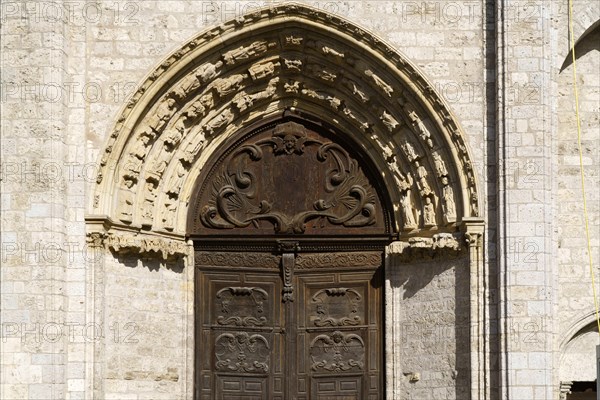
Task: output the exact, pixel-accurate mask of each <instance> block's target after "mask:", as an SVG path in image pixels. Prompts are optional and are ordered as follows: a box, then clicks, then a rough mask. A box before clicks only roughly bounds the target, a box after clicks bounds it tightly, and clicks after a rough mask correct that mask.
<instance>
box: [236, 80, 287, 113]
mask: <svg viewBox="0 0 600 400" xmlns="http://www.w3.org/2000/svg"><path fill="white" fill-rule="evenodd" d="M278 83H279V78H273V79H271V80H270V81H269V84H268V85H267V88H266V89H265V90H263V91H260V92H258V93H254V94H248V93H245V92H240V93H238V94H237V95H236V96H235V97H234V98H233V104H235V106H236V107H237V109H238V110H240V112H243V111H245V110H246V109H248V108H250V107H252V106H253V105H254V103H255V102H256V101H260V100H264V99H268V98H270V97H272V96H273V95H274V94H275V92H276V91H277V84H278Z"/></svg>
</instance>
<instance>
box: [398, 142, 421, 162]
mask: <svg viewBox="0 0 600 400" xmlns="http://www.w3.org/2000/svg"><path fill="white" fill-rule="evenodd" d="M400 148H402V151H404V154H405V155H406V158H408V161H414V160H416V159H418V158H420V156H419V155H418V154H417V152H416V151H415V147H414V146H413V145H412V143H411V142H410V141H408V140H405V141H404V142H403V143H402V145H401V146H400Z"/></svg>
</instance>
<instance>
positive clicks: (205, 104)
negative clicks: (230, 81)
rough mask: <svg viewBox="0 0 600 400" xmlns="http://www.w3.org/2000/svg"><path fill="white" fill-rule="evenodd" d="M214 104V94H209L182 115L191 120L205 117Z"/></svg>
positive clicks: (195, 102)
mask: <svg viewBox="0 0 600 400" xmlns="http://www.w3.org/2000/svg"><path fill="white" fill-rule="evenodd" d="M214 104H215V102H214V97H213V95H212V93H207V94H205V95H203V96H201V97H200V98H199V99H198V100H196V101H194V102H193V103H192V104H191V105H190V106H189V107H187V108H186V109H185V110H184V111H183V113H182V114H184V115H185V116H187V117H188V118H190V119H194V118H198V117H203V116H205V115H206V113H207V110H210V109H211V108H212V107H213V106H214Z"/></svg>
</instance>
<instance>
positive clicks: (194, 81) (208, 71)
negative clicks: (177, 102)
mask: <svg viewBox="0 0 600 400" xmlns="http://www.w3.org/2000/svg"><path fill="white" fill-rule="evenodd" d="M222 66H223V62H222V61H217V62H216V63H215V64H212V63H206V64H203V65H201V66H200V67H198V68H196V69H195V70H194V72H193V73H191V74H190V75H187V76H186V77H185V78H183V79H182V80H181V82H180V84H179V86H177V87H176V88H175V90H174V93H175V95H176V96H177V97H178V98H179V99H184V98H186V97H187V96H188V95H189V94H190V93H192V92H193V91H195V90H196V89H198V88H199V87H200V86H201V85H202V84H204V83H206V82H208V81H209V80H211V79H214V78H215V77H216V76H217V75H219V71H218V69H219V68H221V67H222Z"/></svg>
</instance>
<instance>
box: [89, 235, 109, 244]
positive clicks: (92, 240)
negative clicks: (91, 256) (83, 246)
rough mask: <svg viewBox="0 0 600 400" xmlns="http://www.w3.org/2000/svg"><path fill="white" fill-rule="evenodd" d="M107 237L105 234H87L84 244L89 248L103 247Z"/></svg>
mask: <svg viewBox="0 0 600 400" xmlns="http://www.w3.org/2000/svg"><path fill="white" fill-rule="evenodd" d="M107 236H108V235H107V234H106V232H88V233H87V235H86V242H87V244H88V246H90V247H103V246H104V241H105V240H106V238H107Z"/></svg>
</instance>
